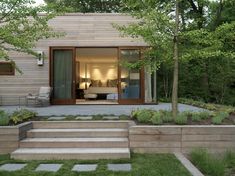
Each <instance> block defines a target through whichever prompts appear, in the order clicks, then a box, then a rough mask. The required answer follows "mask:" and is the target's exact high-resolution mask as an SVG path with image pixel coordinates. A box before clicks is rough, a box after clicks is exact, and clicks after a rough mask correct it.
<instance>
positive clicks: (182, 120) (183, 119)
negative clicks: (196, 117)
mask: <svg viewBox="0 0 235 176" xmlns="http://www.w3.org/2000/svg"><path fill="white" fill-rule="evenodd" d="M187 122H188V116H187V113H178V115H177V116H176V118H175V123H176V124H177V125H185V124H187Z"/></svg>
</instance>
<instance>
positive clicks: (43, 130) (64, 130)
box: [28, 128, 128, 132]
mask: <svg viewBox="0 0 235 176" xmlns="http://www.w3.org/2000/svg"><path fill="white" fill-rule="evenodd" d="M96 131H97V132H122V131H128V130H127V129H124V128H104V129H100V128H95V129H94V128H91V129H88V128H84V129H59V128H58V129H55V128H53V129H40V128H39V129H31V130H29V131H28V132H96Z"/></svg>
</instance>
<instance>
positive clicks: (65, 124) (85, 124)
mask: <svg viewBox="0 0 235 176" xmlns="http://www.w3.org/2000/svg"><path fill="white" fill-rule="evenodd" d="M32 123H33V128H34V129H38V128H39V129H53V128H54V129H71V128H74V129H78V128H79V129H81V128H102V129H104V128H128V127H129V124H132V123H133V122H132V121H113V120H110V121H107V120H106V121H33V122H32Z"/></svg>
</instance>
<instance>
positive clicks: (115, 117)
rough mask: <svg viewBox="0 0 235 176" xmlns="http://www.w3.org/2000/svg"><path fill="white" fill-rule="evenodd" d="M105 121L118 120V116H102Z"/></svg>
mask: <svg viewBox="0 0 235 176" xmlns="http://www.w3.org/2000/svg"><path fill="white" fill-rule="evenodd" d="M103 119H105V120H119V116H104V117H103Z"/></svg>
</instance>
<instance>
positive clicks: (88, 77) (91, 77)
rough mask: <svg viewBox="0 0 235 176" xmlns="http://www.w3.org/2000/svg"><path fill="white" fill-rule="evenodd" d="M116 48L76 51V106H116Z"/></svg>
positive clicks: (80, 49)
mask: <svg viewBox="0 0 235 176" xmlns="http://www.w3.org/2000/svg"><path fill="white" fill-rule="evenodd" d="M117 52H118V51H117V48H77V49H76V104H118V58H117V56H118V53H117Z"/></svg>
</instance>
